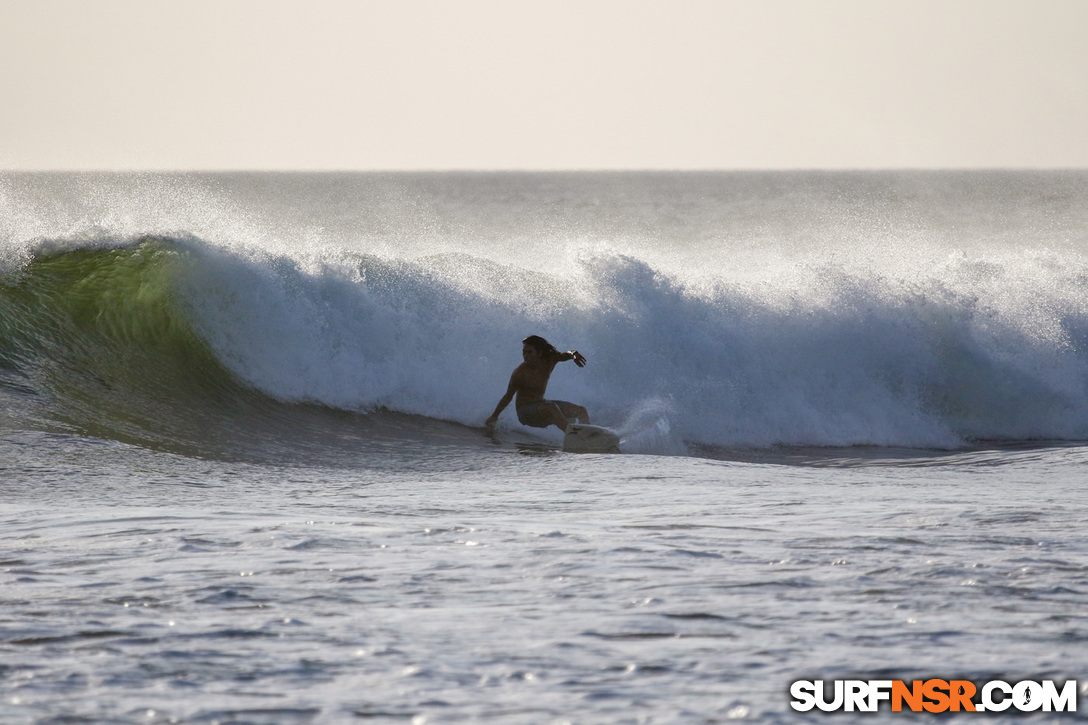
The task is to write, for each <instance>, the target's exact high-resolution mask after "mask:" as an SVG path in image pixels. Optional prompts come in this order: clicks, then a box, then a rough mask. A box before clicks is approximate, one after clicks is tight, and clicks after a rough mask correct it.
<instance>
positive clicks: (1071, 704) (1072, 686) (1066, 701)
mask: <svg viewBox="0 0 1088 725" xmlns="http://www.w3.org/2000/svg"><path fill="white" fill-rule="evenodd" d="M1043 698H1044V701H1043V710H1044V711H1045V712H1050V708H1051V706H1053V707H1054V709H1055V710H1056V711H1057V712H1076V711H1077V681H1076V680H1068V681H1066V683H1065V684H1064V685H1062V691H1061V693H1059V692H1058V688H1057V687H1056V686H1055V685H1054V680H1043Z"/></svg>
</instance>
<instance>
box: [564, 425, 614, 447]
mask: <svg viewBox="0 0 1088 725" xmlns="http://www.w3.org/2000/svg"><path fill="white" fill-rule="evenodd" d="M563 450H564V451H567V452H568V453H619V452H620V436H619V434H618V433H616V431H614V430H612V429H611V428H605V427H604V426H600V425H583V424H582V423H571V424H570V425H568V426H567V434H566V435H565V436H563Z"/></svg>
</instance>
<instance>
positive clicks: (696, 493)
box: [0, 172, 1088, 725]
mask: <svg viewBox="0 0 1088 725" xmlns="http://www.w3.org/2000/svg"><path fill="white" fill-rule="evenodd" d="M529 334H541V335H544V336H545V337H547V338H548V339H549V340H551V341H552V342H554V343H555V344H556V345H557V346H558V347H559V348H560V349H575V348H576V349H578V350H580V351H581V352H582V353H583V354H585V355H586V357H587V358H588V360H589V364H588V365H587V367H586V368H584V369H578V368H576V367H574V366H572V365H563V366H560V367H559V368H557V369H556V372H555V373H554V375H553V377H552V382H551V385H550V387H549V395H551V396H554V397H557V398H563V399H567V400H572V401H576V402H579V403H581V404H584V405H585V406H587V407H588V408H589V410H590V413H591V415H592V417H593V421H594V422H595V423H599V424H603V425H607V426H610V427H613V428H615V429H616V430H618V431H619V432H620V433H621V435H622V437H623V441H622V444H621V449H622V454H620V455H584V454H569V453H564V452H562V451H561V435H560V434H559V432H558V431H557V430H555V429H551V430H547V431H540V430H534V429H530V428H526V427H523V426H520V425H519V424H518V423H517V421H516V418H515V416H514V414H513V410H512V407H511V408H510V409H508V410H507V411H506V412H505V413H504V414H503V416H502V418H501V419H500V425H499V427H498V429H497V431H496V432H495V433H494V434H493V435H488V434H487V433H486V432H485V431H484V429H483V427H482V424H483V421H484V419H485V418H486V417H487V416H488V414H489V413H490V412H491V410H492V409H493V408H494V406H495V403H496V402H497V401H498V399H499V398H500V397H501V396H502V394H503V392H504V391H505V387H506V382H507V379H508V376H509V374H510V371H511V370H512V369H513V368H514V366H516V365H517V364H518V362H519V361H520V350H521V344H520V340H521V339H522V338H523V337H525V336H526V335H529ZM1086 442H1088V172H858V173H846V172H837V173H821V172H775V173H760V172H748V173H566V174H560V173H554V174H549V173H540V174H530V173H457V174H454V173H446V174H439V173H435V174H242V173H239V174H27V173H8V174H3V175H0V494H2V496H0V723H5V724H6V723H70V722H81V723H86V722H93V723H99V722H101V723H130V722H133V723H135V722H138V723H168V722H176V723H277V724H278V723H341V722H390V723H393V722H404V723H415V724H416V725H419V724H420V723H443V722H495V723H564V722H569V723H708V722H722V721H725V720H731V719H738V720H748V721H752V722H807V721H809V720H811V719H812V718H813V714H812V713H800V712H797V711H795V710H793V709H792V708H791V707H790V700H791V697H790V694H789V687H790V683H791V682H793V681H795V680H799V679H823V680H835V679H848V678H859V679H902V680H907V681H909V680H913V679H927V678H931V677H936V678H942V679H957V678H958V679H969V680H972V681H973V682H977V683H984V682H986V681H989V680H994V679H1002V680H1007V681H1009V682H1015V681H1018V680H1023V679H1034V680H1044V679H1053V680H1059V681H1064V680H1068V679H1077V680H1078V682H1080V683H1082V687H1081V690H1080V693H1081V699H1082V700H1083V699H1085V698H1088V687H1085V686H1086V685H1088V671H1086V669H1088V668H1086V665H1088V654H1086V652H1088V606H1086V605H1088V533H1086V532H1088V506H1086V505H1085V503H1084V490H1085V485H1086V481H1088V476H1086V472H1088V445H1086ZM1085 711H1086V709H1085V706H1083V705H1082V706H1081V708H1080V711H1079V712H1078V713H1076V714H1063V715H1058V714H1055V713H1041V712H1040V713H1035V714H1034V715H1019V714H1016V715H1014V714H1012V713H1011V712H1005V713H1000V714H998V713H990V714H985V715H978V714H975V715H970V714H954V713H948V714H947V715H946V716H945V717H946V718H947V719H952V720H958V719H964V720H969V721H972V720H973V721H979V720H986V721H1020V720H1024V719H1028V720H1031V721H1050V720H1051V719H1060V720H1062V721H1064V720H1068V719H1070V718H1072V719H1080V718H1083V713H1084V712H1085ZM821 717H822V718H825V719H830V720H834V721H843V722H849V721H857V720H860V721H863V722H866V721H872V720H874V719H876V720H884V719H903V718H909V717H910V716H909V715H901V714H894V713H891V712H888V711H887V708H885V711H883V712H880V713H878V714H876V715H859V714H857V713H853V714H849V713H840V714H838V715H822V714H821Z"/></svg>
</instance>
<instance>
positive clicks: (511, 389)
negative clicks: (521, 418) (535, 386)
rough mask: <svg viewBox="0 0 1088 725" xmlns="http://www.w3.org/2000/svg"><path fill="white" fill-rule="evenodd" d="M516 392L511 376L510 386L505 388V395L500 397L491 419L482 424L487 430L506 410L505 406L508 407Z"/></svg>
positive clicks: (515, 384) (516, 388) (515, 385)
mask: <svg viewBox="0 0 1088 725" xmlns="http://www.w3.org/2000/svg"><path fill="white" fill-rule="evenodd" d="M517 390H518V386H517V383H515V382H514V376H513V375H511V376H510V385H508V386H507V388H506V394H505V395H503V396H502V400H500V401H499V404H498V405H496V406H495V412H494V413H492V414H491V417H490V418H488V419H487V422H486V423H484V426H485V427H486V428H487V429H488V430H491V429H492V428H494V427H495V422H496V421H497V420H498V419H499V413H501V412H503V411H504V410H505V409H506V406H508V405H510V401H511V400H513V399H514V393H516V392H517Z"/></svg>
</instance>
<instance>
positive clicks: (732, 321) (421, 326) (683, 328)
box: [0, 207, 1088, 448]
mask: <svg viewBox="0 0 1088 725" xmlns="http://www.w3.org/2000/svg"><path fill="white" fill-rule="evenodd" d="M640 208H643V207H640ZM59 239H60V238H57V239H37V240H35V241H34V242H33V243H32V244H30V243H24V247H23V249H24V252H23V254H22V256H21V257H20V258H19V259H20V261H19V262H18V263H17V264H13V265H10V267H9V269H8V271H7V272H6V273H5V275H4V277H3V278H2V281H0V376H2V377H0V382H2V384H3V386H4V389H5V390H6V391H7V395H8V397H9V399H10V401H11V402H10V403H9V405H8V406H7V408H8V413H7V414H6V415H7V416H8V418H9V419H11V420H9V424H14V423H12V422H11V421H12V420H14V419H16V418H18V419H20V420H50V421H54V422H61V423H68V424H71V425H75V426H77V427H79V428H80V429H81V430H85V431H89V432H91V433H94V434H100V435H102V436H104V437H111V438H118V439H121V440H135V441H137V442H143V441H146V440H148V439H155V440H174V441H181V442H182V443H179V445H182V444H191V445H192V446H194V447H196V448H199V447H200V446H201V445H205V444H206V441H205V440H204V439H205V438H206V437H207V434H206V432H202V431H207V429H208V427H209V426H208V421H209V420H210V419H215V418H216V417H217V416H220V417H221V416H233V417H234V418H235V419H236V418H237V417H238V416H243V417H244V416H263V417H264V418H268V417H270V416H271V417H274V414H273V413H270V412H269V411H274V410H278V409H279V408H277V406H283V405H284V404H287V405H299V404H313V405H317V406H321V407H324V408H331V409H337V410H343V411H350V412H352V413H370V412H373V411H379V410H382V411H394V412H397V413H405V414H412V415H418V416H424V417H426V418H432V419H439V420H444V421H453V422H457V423H463V424H468V425H480V424H481V422H482V421H483V419H484V418H486V416H487V415H488V413H489V412H490V411H491V409H492V408H493V407H494V405H495V402H496V401H497V400H498V398H499V397H500V396H501V395H502V393H503V391H504V389H505V386H506V381H507V378H508V376H509V374H510V371H511V370H512V369H513V367H514V366H515V365H516V364H517V363H518V362H519V358H520V340H521V339H522V338H523V337H525V336H526V335H528V334H534V333H535V334H542V335H544V336H545V337H547V338H548V339H549V340H551V341H552V342H553V343H554V344H556V345H557V346H558V347H560V348H561V349H571V348H578V349H579V350H581V351H582V352H583V353H584V354H585V355H586V356H587V357H588V358H589V366H588V367H587V368H585V369H584V370H578V369H576V368H574V367H573V366H561V367H560V368H558V369H557V371H556V373H555V374H554V375H553V379H552V385H551V387H550V389H549V394H550V395H552V396H554V397H557V398H565V399H570V400H576V401H578V402H581V403H583V404H585V405H587V407H589V409H590V411H591V413H592V414H593V415H594V419H595V422H602V423H605V424H610V425H614V426H619V427H623V426H624V425H638V424H639V423H637V421H639V420H642V419H646V418H647V416H649V417H650V418H653V417H654V416H666V417H667V418H668V419H669V421H670V423H671V429H672V431H673V432H674V433H675V434H677V435H679V436H680V437H681V438H683V439H684V440H685V441H688V442H691V443H697V444H705V445H711V446H723V447H743V446H760V447H762V446H775V445H787V446H805V445H827V446H848V445H876V446H908V447H938V448H949V447H958V446H963V445H967V444H970V443H972V442H975V441H979V440H987V441H1025V440H1040V439H1046V440H1085V439H1088V284H1086V283H1088V263H1086V262H1085V261H1084V260H1083V259H1082V257H1081V256H1080V254H1079V253H1078V252H1077V251H1075V250H1071V249H1057V250H1055V249H1027V248H1017V245H1003V246H993V247H989V248H987V249H986V250H985V252H986V253H985V254H980V253H978V250H977V249H974V250H967V251H964V250H962V249H953V250H951V251H949V250H948V249H946V248H937V247H935V246H934V245H928V246H926V245H922V246H923V247H924V248H912V247H907V248H904V249H900V251H899V252H897V253H896V254H893V255H886V254H883V253H880V254H871V253H869V254H855V253H852V254H845V253H844V251H843V250H844V249H846V247H843V246H841V245H840V246H835V247H833V248H831V249H830V250H829V249H828V248H827V247H826V246H823V247H821V246H820V245H818V244H816V243H813V244H812V247H813V248H812V249H808V250H806V251H804V252H803V253H798V254H795V255H793V256H792V257H791V258H790V259H789V260H788V263H783V261H782V259H783V257H782V255H781V253H780V252H781V249H774V250H771V249H768V250H765V251H766V254H764V255H763V256H762V257H760V255H758V254H757V253H756V252H752V251H751V250H749V251H748V252H747V255H748V257H746V258H745V257H744V255H741V254H736V255H733V258H734V259H742V258H744V259H745V260H746V263H745V266H744V268H742V269H741V268H737V267H734V266H731V265H730V264H729V263H728V261H723V259H722V256H721V254H720V251H719V252H716V251H715V249H716V248H712V247H707V248H706V250H707V254H706V255H705V258H706V260H707V261H706V263H705V264H698V263H694V264H692V263H690V262H691V260H693V259H694V260H696V261H697V260H698V258H699V255H698V254H693V253H692V251H691V245H690V244H689V243H685V244H683V245H682V244H680V243H679V242H678V243H677V244H676V251H677V253H676V255H675V256H674V257H672V258H671V261H670V257H669V255H668V253H667V252H668V250H667V249H666V250H664V251H662V250H661V249H660V248H659V247H650V246H644V247H637V246H632V245H629V246H628V247H627V248H625V249H616V248H614V247H613V248H604V247H603V246H602V245H601V244H600V243H598V242H599V240H598V241H597V242H594V243H592V244H588V245H583V246H581V247H580V248H579V249H578V252H577V254H573V255H566V256H565V257H564V259H563V260H562V261H561V262H560V261H557V260H556V259H555V258H554V256H553V258H550V259H548V260H547V261H546V262H544V263H541V264H538V265H533V264H526V262H525V260H524V259H519V258H517V255H516V254H514V253H509V254H508V253H506V251H504V252H503V253H501V254H500V253H497V252H496V251H495V245H494V244H490V245H483V246H481V247H478V248H476V249H472V250H466V249H465V248H461V249H451V248H450V247H449V245H446V248H445V249H442V248H437V249H436V248H435V246H434V245H432V246H430V247H428V246H427V245H419V244H417V245H416V246H414V247H412V249H411V253H403V252H402V253H400V254H390V252H389V248H388V240H386V246H385V247H382V246H381V245H380V244H370V243H369V242H368V240H367V239H365V238H364V239H361V240H360V239H356V240H355V243H353V244H352V245H346V244H337V245H331V244H321V245H314V244H308V245H307V244H301V243H298V244H295V245H294V248H292V245H290V244H287V245H276V244H271V243H264V244H257V243H252V241H249V242H243V243H233V242H232V243H225V242H224V241H222V240H216V239H205V238H198V237H197V236H195V235H192V234H184V235H183V234H176V233H175V234H171V235H167V234H155V235H152V236H125V235H122V234H118V233H115V232H111V231H109V230H103V229H97V230H94V231H93V232H92V233H89V234H86V235H83V236H81V237H79V238H78V239H75V240H73V238H71V237H69V238H67V239H66V240H65V241H58V240H59ZM689 241H690V239H689ZM799 243H800V242H799ZM438 246H439V247H441V246H442V245H438ZM368 247H373V248H374V250H376V251H371V250H370V249H369V248H368ZM504 250H506V248H505V247H504ZM9 256H11V255H9ZM16 256H18V255H16ZM751 259H758V260H759V262H758V263H755V264H751V263H750V260H751ZM677 260H682V261H677ZM19 401H21V402H19ZM506 417H507V419H509V420H510V424H511V425H513V422H512V413H511V412H508V413H506ZM255 437H259V436H257V435H256V434H255ZM186 442H187V443H186ZM182 448H184V445H182Z"/></svg>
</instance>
